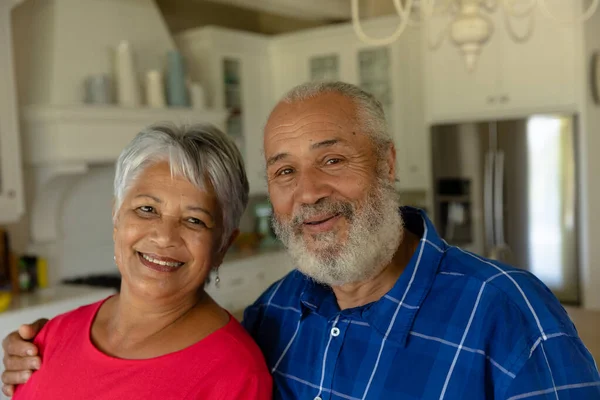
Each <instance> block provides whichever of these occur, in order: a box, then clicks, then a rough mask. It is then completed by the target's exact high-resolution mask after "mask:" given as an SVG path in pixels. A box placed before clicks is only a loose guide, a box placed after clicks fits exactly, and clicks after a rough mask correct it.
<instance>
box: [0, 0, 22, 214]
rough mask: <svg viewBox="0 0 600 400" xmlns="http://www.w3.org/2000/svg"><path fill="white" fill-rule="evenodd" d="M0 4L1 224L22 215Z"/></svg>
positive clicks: (6, 8)
mask: <svg viewBox="0 0 600 400" xmlns="http://www.w3.org/2000/svg"><path fill="white" fill-rule="evenodd" d="M16 4H17V2H16V1H14V0H10V1H3V2H1V3H0V224H1V223H12V222H16V221H18V220H19V219H20V218H21V216H22V215H23V212H24V200H23V178H22V164H21V146H20V137H19V119H18V111H17V95H16V87H15V70H14V60H13V40H12V29H11V9H12V7H13V6H15V5H16Z"/></svg>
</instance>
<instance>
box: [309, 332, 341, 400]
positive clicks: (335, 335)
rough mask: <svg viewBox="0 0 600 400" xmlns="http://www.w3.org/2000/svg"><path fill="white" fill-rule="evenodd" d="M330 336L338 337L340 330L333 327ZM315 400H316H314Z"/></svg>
mask: <svg viewBox="0 0 600 400" xmlns="http://www.w3.org/2000/svg"><path fill="white" fill-rule="evenodd" d="M331 336H333V337H337V336H340V328H338V327H337V326H334V327H333V328H332V329H331ZM315 400H317V399H315Z"/></svg>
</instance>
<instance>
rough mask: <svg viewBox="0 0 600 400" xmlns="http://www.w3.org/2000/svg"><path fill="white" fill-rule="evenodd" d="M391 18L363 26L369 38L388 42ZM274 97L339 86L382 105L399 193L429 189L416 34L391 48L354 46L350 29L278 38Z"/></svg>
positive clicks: (338, 27) (357, 43) (340, 27)
mask: <svg viewBox="0 0 600 400" xmlns="http://www.w3.org/2000/svg"><path fill="white" fill-rule="evenodd" d="M397 24H398V19H397V18H394V17H390V18H380V19H377V20H375V21H368V22H365V23H364V26H365V30H366V31H367V32H368V34H370V35H372V36H387V35H389V34H390V32H393V31H394V29H395V28H396V26H397ZM271 53H272V62H273V72H274V76H273V79H274V85H273V90H274V92H273V93H274V97H275V99H279V98H281V96H283V95H284V94H285V93H286V92H287V91H288V90H290V89H291V88H292V87H294V86H296V85H299V84H301V83H304V82H307V81H318V80H341V81H345V82H349V83H352V84H355V85H358V86H360V87H362V88H363V89H365V90H367V91H369V92H370V93H372V94H373V95H375V97H377V99H378V100H379V101H381V103H382V105H383V108H384V111H385V114H386V118H387V121H388V125H389V127H390V132H391V134H392V136H393V139H394V143H395V145H396V154H397V170H398V174H397V175H398V178H399V188H400V189H402V190H419V191H420V190H426V189H428V179H427V176H428V175H427V174H428V172H427V171H428V168H429V163H428V162H427V157H426V150H427V149H426V147H427V146H426V139H427V137H426V134H425V133H426V129H425V123H424V111H423V102H422V99H423V96H422V91H423V90H422V76H421V75H422V73H421V66H422V57H421V40H420V32H419V31H418V30H417V29H409V30H407V31H406V32H405V33H404V34H403V35H402V37H401V38H400V39H399V40H398V41H397V42H395V43H394V44H392V45H390V46H385V47H372V46H368V45H366V44H364V43H362V42H360V41H359V40H358V38H357V37H356V35H355V33H354V31H353V29H352V27H351V25H350V24H343V25H336V26H333V27H325V28H320V29H313V30H309V31H304V32H299V33H294V34H287V35H281V36H279V37H277V38H275V39H273V41H272V44H271Z"/></svg>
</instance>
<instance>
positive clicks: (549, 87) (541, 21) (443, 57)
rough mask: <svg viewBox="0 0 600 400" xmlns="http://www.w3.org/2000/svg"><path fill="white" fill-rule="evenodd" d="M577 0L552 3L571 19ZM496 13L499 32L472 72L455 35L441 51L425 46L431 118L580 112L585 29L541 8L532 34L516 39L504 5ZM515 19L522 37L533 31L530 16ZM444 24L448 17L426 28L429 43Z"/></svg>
mask: <svg viewBox="0 0 600 400" xmlns="http://www.w3.org/2000/svg"><path fill="white" fill-rule="evenodd" d="M575 3H577V2H571V1H558V0H556V1H555V0H551V1H549V4H550V5H551V6H552V9H553V11H554V13H555V14H556V15H559V16H560V17H561V18H565V19H568V18H569V16H572V15H573V13H574V8H575V6H576V4H575ZM490 17H491V19H492V23H493V25H494V32H493V34H492V37H491V38H490V40H489V41H488V42H487V43H486V44H485V45H484V46H483V48H482V50H481V54H480V56H479V60H478V61H477V64H476V66H475V70H474V71H472V72H468V71H467V69H466V66H465V63H464V60H463V57H462V54H461V53H460V51H459V49H458V48H457V47H456V46H455V45H454V44H453V43H451V41H450V40H449V38H445V40H444V42H443V44H442V45H441V46H440V47H439V48H438V49H435V50H429V48H427V49H425V57H424V59H425V67H426V68H425V70H426V79H425V85H426V95H427V105H428V107H427V120H428V121H429V122H451V121H456V120H461V119H482V118H499V117H507V116H518V115H524V114H529V113H532V112H544V111H564V110H574V109H575V108H576V98H577V95H576V91H575V88H576V87H577V86H576V85H575V82H576V73H577V71H578V69H577V68H578V64H577V62H576V51H577V48H576V43H577V32H578V29H580V27H579V26H578V25H573V26H568V25H561V24H559V23H556V22H554V21H553V20H550V19H549V18H548V17H546V16H545V15H543V13H542V11H541V9H540V8H539V7H537V6H536V11H535V13H534V16H533V18H534V21H533V24H534V25H533V32H532V35H531V37H530V38H529V39H528V40H527V41H525V42H515V41H514V40H513V39H512V38H511V36H510V34H509V31H508V28H507V26H506V22H507V21H505V14H504V11H503V10H502V8H501V7H499V8H498V10H496V11H495V12H494V13H493V14H491V15H490ZM509 23H510V24H511V26H513V30H514V31H515V32H516V33H517V34H518V35H523V34H524V33H526V32H527V30H528V24H529V21H528V20H527V19H525V20H516V21H513V19H511V20H510V22H509ZM442 25H443V21H440V20H437V19H433V20H431V21H430V22H429V24H428V25H426V26H425V27H424V29H426V30H427V35H423V36H424V38H423V39H424V40H423V42H424V46H425V47H428V46H429V43H427V42H428V41H429V42H431V43H433V42H435V41H436V40H437V39H438V37H439V36H438V33H439V32H440V29H439V27H440V26H442ZM427 36H429V37H427Z"/></svg>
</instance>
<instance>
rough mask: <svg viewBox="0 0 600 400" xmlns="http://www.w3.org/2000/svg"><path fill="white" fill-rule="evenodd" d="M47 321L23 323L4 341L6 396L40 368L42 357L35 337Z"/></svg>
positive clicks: (3, 374) (3, 387)
mask: <svg viewBox="0 0 600 400" xmlns="http://www.w3.org/2000/svg"><path fill="white" fill-rule="evenodd" d="M46 322H48V320H47V319H38V320H37V321H35V322H34V323H32V324H25V325H21V327H20V328H19V330H18V331H14V332H12V333H10V334H9V335H8V336H7V337H5V338H4V340H3V341H2V349H3V350H4V358H3V359H2V362H3V364H4V372H3V373H2V392H3V393H4V394H5V395H6V396H12V395H13V394H14V391H15V386H16V385H21V384H23V383H25V382H27V380H28V379H29V377H30V376H31V373H32V372H33V371H35V370H37V369H39V368H40V365H41V359H40V357H39V355H38V348H37V347H36V345H35V344H33V339H34V338H35V336H36V335H37V334H38V333H39V332H40V331H41V330H42V328H43V327H44V325H46Z"/></svg>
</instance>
